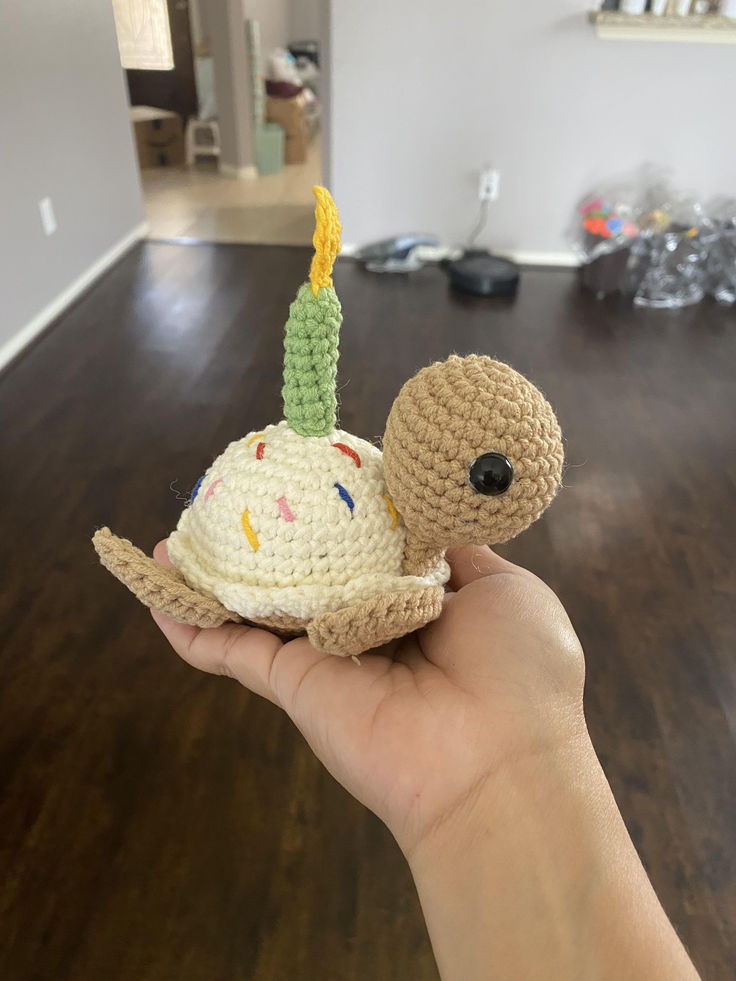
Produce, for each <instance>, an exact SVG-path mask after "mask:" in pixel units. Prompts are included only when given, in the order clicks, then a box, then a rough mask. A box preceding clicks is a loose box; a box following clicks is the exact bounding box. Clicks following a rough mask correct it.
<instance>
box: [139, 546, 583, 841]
mask: <svg viewBox="0 0 736 981" xmlns="http://www.w3.org/2000/svg"><path fill="white" fill-rule="evenodd" d="M154 557H155V558H156V560H157V561H159V562H161V563H168V557H167V554H166V543H165V542H160V543H159V545H158V546H157V547H156V550H155V552H154ZM448 560H449V561H450V565H451V568H452V578H451V581H450V586H451V589H452V590H453V592H451V593H448V594H447V596H446V597H445V604H444V610H443V613H442V616H441V617H440V618H439V620H437V621H435V622H434V623H431V624H429V625H428V626H426V627H424V628H423V629H422V630H419V631H417V632H416V633H413V634H410V635H409V636H407V637H404V638H402V639H400V640H398V641H394V642H393V643H392V644H390V645H387V646H385V647H383V648H380V649H379V650H378V651H377V652H375V653H374V652H371V653H369V654H365V655H363V656H362V657H361V659H360V664H359V665H358V664H356V663H355V661H353V660H351V659H350V658H347V659H342V658H338V657H335V656H334V655H329V654H323V653H321V652H319V651H317V650H315V649H314V648H313V647H312V646H311V644H310V643H309V641H308V640H307V639H306V638H304V637H300V638H298V639H296V640H291V641H288V642H283V641H282V640H280V639H279V638H278V637H276V636H275V635H274V634H272V633H270V632H268V631H266V630H263V629H260V628H257V627H247V626H243V625H234V624H230V625H225V626H222V627H219V628H217V629H214V630H202V629H199V628H197V627H189V626H185V625H183V624H179V623H176V622H174V621H173V620H171V619H169V618H168V617H166V616H163V615H162V614H159V613H154V614H153V616H154V619H155V620H156V622H157V624H158V625H159V627H160V628H161V630H162V631H163V633H164V634H165V635H166V637H167V638H168V640H169V642H170V643H171V645H172V647H173V648H174V650H175V651H176V652H177V653H178V654H179V655H180V656H181V657H182V658H184V660H185V661H187V662H188V663H189V664H192V665H193V666H194V667H197V668H200V669H201V670H204V671H208V672H211V673H213V674H222V675H227V676H229V677H232V678H235V679H236V680H237V681H239V682H240V683H241V684H242V685H244V686H245V687H246V688H248V689H250V690H251V691H253V692H255V693H257V694H259V695H262V696H264V697H265V698H268V699H270V700H271V701H272V702H274V703H275V704H276V705H279V706H281V708H283V709H284V710H285V711H286V712H287V713H288V714H289V716H290V717H291V718H292V720H293V721H294V722H295V724H296V725H297V726H298V728H299V729H300V731H301V732H302V734H303V735H304V736H305V738H306V739H307V741H308V743H309V745H310V746H311V748H312V749H313V751H314V752H315V754H316V755H317V757H318V758H319V759H320V760H321V761H322V762H323V763H324V765H325V766H326V767H327V769H328V770H329V771H330V773H332V775H333V776H334V777H335V778H336V779H337V780H339V781H340V783H341V784H342V785H343V786H344V787H345V788H346V789H347V790H348V791H349V792H350V793H351V794H353V796H355V797H356V798H358V800H360V801H362V802H363V803H364V804H365V805H366V806H367V807H369V808H370V809H371V810H372V811H374V812H375V813H376V814H377V815H378V816H379V817H380V818H382V820H383V821H384V822H385V823H386V824H387V825H388V827H389V829H390V830H391V831H392V833H393V834H394V836H395V838H396V839H397V841H398V843H399V845H400V846H401V848H402V849H403V850H404V853H405V854H407V855H409V854H410V853H411V852H412V851H413V850H414V849H415V848H416V847H417V846H418V844H419V843H420V842H422V841H424V840H425V839H427V838H428V837H430V836H431V835H432V834H433V832H434V831H436V830H437V829H438V828H439V827H440V826H443V825H444V824H445V823H446V822H448V821H449V820H451V819H453V818H455V817H458V816H462V815H463V814H467V813H468V812H469V811H472V809H473V808H474V806H475V803H476V801H478V800H479V799H480V798H481V797H482V794H483V790H484V788H485V786H486V785H487V784H488V783H489V781H491V780H492V779H493V777H494V775H495V774H496V773H498V772H499V771H501V770H504V769H505V768H506V767H508V766H517V765H518V764H519V762H520V761H523V760H524V759H527V758H535V759H538V758H540V757H544V755H545V754H547V753H552V752H553V751H554V750H555V749H556V747H557V746H558V745H559V744H560V743H564V742H565V741H567V740H569V739H570V738H571V737H572V736H574V734H575V733H577V732H580V731H584V725H585V724H584V721H583V713H582V689H583V679H584V666H583V655H582V651H581V649H580V644H579V642H578V640H577V637H576V636H575V633H574V631H573V629H572V626H571V625H570V622H569V620H568V618H567V615H566V613H565V611H564V609H563V608H562V606H561V604H560V603H559V601H558V599H557V598H556V596H555V595H554V594H553V593H552V591H551V590H550V589H549V588H548V587H547V586H545V585H544V583H542V582H541V581H540V580H539V579H537V578H536V577H535V576H533V575H532V574H531V573H529V572H527V571H525V570H524V569H520V568H519V567H518V566H515V565H513V564H512V563H510V562H507V561H505V560H504V559H501V558H500V557H498V556H497V555H495V554H494V553H493V552H491V550H490V549H488V548H485V547H483V548H480V547H472V546H471V547H467V548H462V549H457V550H454V551H453V552H451V553H449V554H448Z"/></svg>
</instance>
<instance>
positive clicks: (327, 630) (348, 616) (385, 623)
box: [307, 586, 445, 657]
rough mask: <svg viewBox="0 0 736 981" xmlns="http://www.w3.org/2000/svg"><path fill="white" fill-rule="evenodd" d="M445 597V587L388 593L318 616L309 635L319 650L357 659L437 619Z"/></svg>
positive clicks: (309, 627) (309, 628)
mask: <svg viewBox="0 0 736 981" xmlns="http://www.w3.org/2000/svg"><path fill="white" fill-rule="evenodd" d="M444 595H445V590H444V587H443V586H426V587H425V588H424V589H413V590H409V591H402V592H395V593H384V594H381V595H380V596H374V597H373V598H372V599H369V600H365V602H363V603H358V604H356V605H355V606H347V607H345V608H344V609H342V610H336V611H335V612H334V613H323V614H321V615H320V616H318V617H315V619H314V620H313V621H312V622H311V623H310V624H309V626H308V628H307V636H308V637H309V640H310V641H311V643H312V645H313V646H314V647H316V648H317V650H319V651H324V652H325V653H326V654H337V655H340V656H341V657H355V656H356V655H358V654H363V653H365V651H369V650H372V649H373V648H374V647H380V646H381V645H382V644H387V643H388V642H389V641H391V640H396V638H397V637H404V636H405V635H406V634H410V633H411V632H412V631H413V630H419V629H420V627H424V626H426V625H427V624H428V623H430V622H431V621H432V620H436V619H437V617H438V616H439V615H440V613H441V612H442V601H443V598H444Z"/></svg>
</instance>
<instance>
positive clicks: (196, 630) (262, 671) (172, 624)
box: [151, 610, 330, 707]
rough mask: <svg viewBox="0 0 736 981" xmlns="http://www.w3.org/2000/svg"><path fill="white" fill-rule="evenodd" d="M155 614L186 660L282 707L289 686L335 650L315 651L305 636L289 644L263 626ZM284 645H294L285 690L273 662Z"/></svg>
mask: <svg viewBox="0 0 736 981" xmlns="http://www.w3.org/2000/svg"><path fill="white" fill-rule="evenodd" d="M151 615H152V616H153V619H154V620H155V621H156V624H157V625H158V627H159V628H160V630H161V632H162V633H163V634H164V636H165V637H166V639H167V640H168V642H169V643H170V644H171V646H172V647H173V648H174V650H175V651H176V653H177V654H178V655H179V657H181V658H183V660H185V661H186V662H187V664H191V665H192V667H195V668H199V670H200V671H207V672H208V673H209V674H219V675H224V676H225V677H228V678H234V679H235V680H236V681H239V682H240V684H241V685H243V686H244V687H246V688H248V689H249V691H252V692H255V694H256V695H261V696H262V697H263V698H267V699H268V700H269V701H271V702H273V703H274V704H275V705H281V706H282V707H283V706H284V700H285V698H288V697H289V695H290V694H291V692H290V690H289V689H290V688H291V687H292V686H293V687H296V686H297V685H298V684H299V680H300V678H301V677H302V676H303V675H305V674H306V673H307V671H309V670H310V669H311V668H312V667H313V666H314V665H315V664H316V663H317V662H318V661H320V660H322V659H323V658H326V657H329V656H330V655H327V654H323V653H321V652H319V651H316V650H315V649H314V648H313V647H312V645H311V644H310V643H309V642H308V641H306V640H303V641H302V642H301V643H300V642H297V641H291V642H289V644H288V645H285V644H284V642H283V641H282V640H281V638H279V637H277V636H276V635H275V634H272V633H270V632H269V631H268V630H262V629H261V628H260V627H248V626H245V625H244V624H235V623H230V624H224V625H223V626H222V627H216V628H214V629H210V630H204V629H202V628H201V627H190V626H188V625H187V624H184V623H177V622H176V621H175V620H172V619H171V618H170V617H167V616H165V615H164V614H163V613H158V612H156V611H154V610H152V611H151ZM285 646H288V648H289V651H288V660H289V671H288V672H281V674H282V675H284V674H286V677H287V680H288V682H289V684H288V685H287V686H286V690H285V691H284V690H281V689H282V688H283V687H284V686H277V685H276V684H275V681H276V672H275V670H274V666H275V663H276V659H277V657H278V656H279V654H280V653H281V652H282V650H283V649H284V648H285Z"/></svg>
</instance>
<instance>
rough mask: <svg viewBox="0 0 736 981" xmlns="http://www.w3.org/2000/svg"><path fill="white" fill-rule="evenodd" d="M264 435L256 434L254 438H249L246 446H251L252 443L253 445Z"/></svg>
mask: <svg viewBox="0 0 736 981" xmlns="http://www.w3.org/2000/svg"><path fill="white" fill-rule="evenodd" d="M265 435H266V434H265V433H256V434H255V436H251V438H250V439H249V440H248V446H251V445H252V444H253V443H255V441H256V440H257V439H263V437H264V436H265Z"/></svg>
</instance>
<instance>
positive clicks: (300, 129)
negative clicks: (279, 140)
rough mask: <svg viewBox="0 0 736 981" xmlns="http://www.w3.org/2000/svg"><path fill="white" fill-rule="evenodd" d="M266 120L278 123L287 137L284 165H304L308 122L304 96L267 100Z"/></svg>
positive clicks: (269, 98) (270, 98)
mask: <svg viewBox="0 0 736 981" xmlns="http://www.w3.org/2000/svg"><path fill="white" fill-rule="evenodd" d="M266 119H267V120H268V122H269V123H278V124H279V126H281V127H282V129H283V130H284V134H285V137H286V141H285V145H284V163H287V164H298V163H304V162H305V161H306V159H307V121H306V116H305V114H304V96H303V95H295V96H294V97H293V98H292V99H274V98H272V97H271V96H269V97H268V98H267V99H266Z"/></svg>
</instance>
